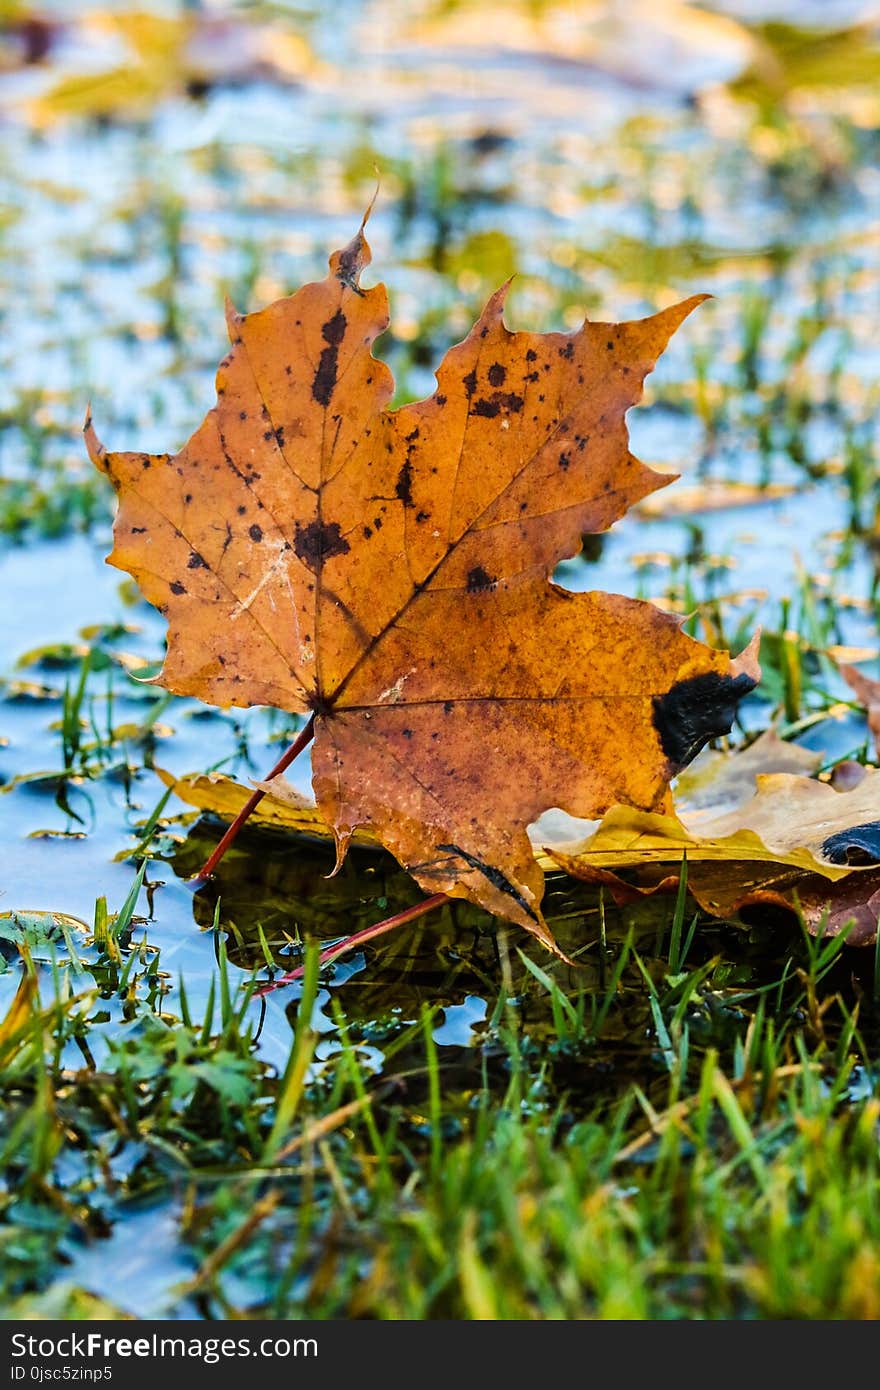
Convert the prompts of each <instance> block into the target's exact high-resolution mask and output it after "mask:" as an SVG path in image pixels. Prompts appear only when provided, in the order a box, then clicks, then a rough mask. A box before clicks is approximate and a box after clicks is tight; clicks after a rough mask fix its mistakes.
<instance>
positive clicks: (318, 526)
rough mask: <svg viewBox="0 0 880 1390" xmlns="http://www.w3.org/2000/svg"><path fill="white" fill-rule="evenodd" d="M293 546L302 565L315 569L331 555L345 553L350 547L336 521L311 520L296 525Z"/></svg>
mask: <svg viewBox="0 0 880 1390" xmlns="http://www.w3.org/2000/svg"><path fill="white" fill-rule="evenodd" d="M293 548H294V550H295V551H296V553H297V555H298V556H299V558H300V559H301V560H302V562H303V564H304V565H308V567H309V569H311V570H317V569H319V568H320V566H321V564H322V562H323V561H324V560H326V559H328V558H329V557H330V556H331V555H346V554H347V553H348V551H349V550H350V549H351V546H350V545H349V544H348V541H347V540H346V539H345V537H344V536H343V535H342V533H341V532H340V529H339V523H338V522H336V521H324V522H321V521H311V522H309V524H308V526H297V528H296V534H295V535H294V538H293Z"/></svg>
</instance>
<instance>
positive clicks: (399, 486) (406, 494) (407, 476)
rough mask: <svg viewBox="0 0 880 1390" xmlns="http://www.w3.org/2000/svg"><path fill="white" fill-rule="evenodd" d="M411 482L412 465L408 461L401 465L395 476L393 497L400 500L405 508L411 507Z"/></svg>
mask: <svg viewBox="0 0 880 1390" xmlns="http://www.w3.org/2000/svg"><path fill="white" fill-rule="evenodd" d="M412 481H413V470H412V464H411V463H410V462H409V460H407V462H406V463H404V464H403V465H402V467H401V469H400V472H399V473H398V475H397V482H396V484H395V487H394V494H395V496H396V497H399V498H400V500H401V502H402V503H403V505H404V506H405V507H411V506H412V504H413V499H412Z"/></svg>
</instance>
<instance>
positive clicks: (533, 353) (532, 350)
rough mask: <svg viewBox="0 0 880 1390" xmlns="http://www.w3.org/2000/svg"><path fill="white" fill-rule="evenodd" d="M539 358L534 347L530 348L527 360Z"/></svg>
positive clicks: (531, 360)
mask: <svg viewBox="0 0 880 1390" xmlns="http://www.w3.org/2000/svg"><path fill="white" fill-rule="evenodd" d="M537 360H538V354H537V353H536V352H535V350H534V348H529V350H528V352H527V353H526V361H527V362H537Z"/></svg>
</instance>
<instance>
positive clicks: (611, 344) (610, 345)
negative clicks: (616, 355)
mask: <svg viewBox="0 0 880 1390" xmlns="http://www.w3.org/2000/svg"><path fill="white" fill-rule="evenodd" d="M605 346H606V348H607V349H608V351H609V352H613V351H614V344H613V343H612V341H611V339H610V338H609V339H608V342H607V343H606V344H605Z"/></svg>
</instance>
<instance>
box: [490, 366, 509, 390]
mask: <svg viewBox="0 0 880 1390" xmlns="http://www.w3.org/2000/svg"><path fill="white" fill-rule="evenodd" d="M488 376H489V384H490V385H491V386H503V385H504V383H505V381H506V379H507V368H506V367H502V365H501V363H500V362H493V363H492V365H491V367H490V368H489V372H488Z"/></svg>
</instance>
